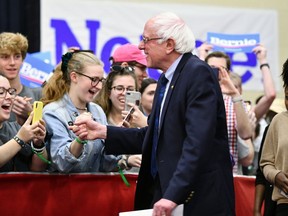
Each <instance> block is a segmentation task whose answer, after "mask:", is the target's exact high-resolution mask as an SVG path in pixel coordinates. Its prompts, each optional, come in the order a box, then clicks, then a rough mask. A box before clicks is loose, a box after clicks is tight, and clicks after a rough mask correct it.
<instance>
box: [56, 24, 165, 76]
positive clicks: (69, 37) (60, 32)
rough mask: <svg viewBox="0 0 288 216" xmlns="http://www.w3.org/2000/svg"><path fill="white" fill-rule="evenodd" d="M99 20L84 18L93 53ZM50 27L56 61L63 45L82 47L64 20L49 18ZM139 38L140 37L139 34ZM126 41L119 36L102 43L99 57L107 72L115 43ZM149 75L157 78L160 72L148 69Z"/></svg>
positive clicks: (95, 51)
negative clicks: (52, 33) (53, 36)
mask: <svg viewBox="0 0 288 216" xmlns="http://www.w3.org/2000/svg"><path fill="white" fill-rule="evenodd" d="M100 26H101V25H100V22H99V21H97V20H96V21H95V20H86V27H87V28H88V31H89V49H90V50H92V51H93V52H94V53H98V50H97V48H98V47H97V39H98V37H97V31H98V30H99V29H100ZM51 27H52V28H54V29H55V38H56V62H60V61H61V57H62V55H63V52H64V50H63V47H64V45H66V47H72V46H77V47H79V48H80V49H82V46H81V44H80V43H79V42H78V40H77V38H76V36H75V35H74V34H73V32H72V30H71V28H70V27H69V25H68V23H67V22H66V21H65V20H59V19H51ZM139 38H140V40H141V39H142V38H141V36H139ZM126 43H130V41H129V40H128V39H127V38H125V37H121V36H117V37H113V38H110V39H109V40H107V42H106V43H105V44H104V45H103V48H102V50H100V59H101V60H102V61H103V63H104V70H105V71H106V72H109V70H110V62H109V59H110V57H111V56H112V50H113V48H114V47H115V46H117V45H123V44H126ZM148 73H149V76H150V77H152V78H154V79H158V78H159V76H160V72H159V71H158V70H155V69H152V68H151V69H150V68H149V69H148Z"/></svg>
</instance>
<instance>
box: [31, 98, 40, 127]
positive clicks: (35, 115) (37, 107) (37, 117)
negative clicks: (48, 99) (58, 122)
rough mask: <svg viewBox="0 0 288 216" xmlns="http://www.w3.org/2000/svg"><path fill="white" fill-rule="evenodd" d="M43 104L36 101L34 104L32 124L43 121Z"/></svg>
mask: <svg viewBox="0 0 288 216" xmlns="http://www.w3.org/2000/svg"><path fill="white" fill-rule="evenodd" d="M42 110H43V103H42V101H34V103H33V119H32V124H34V123H35V122H38V121H39V120H40V119H42Z"/></svg>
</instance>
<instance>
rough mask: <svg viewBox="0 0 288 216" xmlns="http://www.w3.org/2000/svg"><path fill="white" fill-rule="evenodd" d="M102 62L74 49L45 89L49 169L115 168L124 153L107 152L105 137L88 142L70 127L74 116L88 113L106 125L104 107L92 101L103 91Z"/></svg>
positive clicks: (64, 170) (64, 59)
mask: <svg viewBox="0 0 288 216" xmlns="http://www.w3.org/2000/svg"><path fill="white" fill-rule="evenodd" d="M103 76H104V70H103V63H102V62H101V61H100V60H99V59H98V58H97V57H96V56H95V55H94V54H93V53H91V52H89V51H83V50H75V51H74V52H68V53H66V54H65V55H63V56H62V63H61V64H60V65H59V66H58V67H57V68H56V70H55V72H54V74H53V76H52V77H51V78H50V79H49V81H48V82H47V84H46V85H45V86H44V88H43V99H42V100H43V103H44V109H43V118H44V119H45V121H46V122H47V131H48V139H47V146H48V147H49V149H50V156H51V160H52V165H51V166H50V168H49V170H50V171H58V172H64V173H69V172H99V171H104V172H105V171H116V170H117V169H118V165H120V163H121V161H122V160H121V158H122V156H117V157H116V156H113V155H105V150H104V145H103V140H101V139H97V140H91V141H85V140H81V139H79V137H77V136H76V135H75V134H74V133H73V132H71V131H70V130H69V129H68V126H69V125H72V124H73V122H74V120H75V118H76V117H77V116H78V115H80V114H82V113H87V115H91V118H93V119H94V121H97V122H99V123H101V124H107V120H106V116H105V113H104V112H103V110H102V108H101V107H100V106H99V105H97V104H95V103H93V102H92V100H93V98H94V97H95V95H96V94H97V93H98V92H99V91H100V90H101V88H102V84H103V82H104V81H105V79H104V78H103Z"/></svg>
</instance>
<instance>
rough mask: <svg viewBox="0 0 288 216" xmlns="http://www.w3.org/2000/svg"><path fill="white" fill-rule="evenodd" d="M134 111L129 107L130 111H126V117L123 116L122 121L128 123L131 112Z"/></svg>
mask: <svg viewBox="0 0 288 216" xmlns="http://www.w3.org/2000/svg"><path fill="white" fill-rule="evenodd" d="M134 111H135V109H134V107H131V108H130V110H129V111H128V113H127V115H126V116H125V118H124V119H123V122H124V121H127V122H129V120H130V118H131V115H132V114H133V112H134Z"/></svg>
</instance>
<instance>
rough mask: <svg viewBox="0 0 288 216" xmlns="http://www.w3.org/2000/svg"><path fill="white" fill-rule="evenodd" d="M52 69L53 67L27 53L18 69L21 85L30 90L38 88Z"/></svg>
mask: <svg viewBox="0 0 288 216" xmlns="http://www.w3.org/2000/svg"><path fill="white" fill-rule="evenodd" d="M53 68H54V67H53V65H51V64H47V63H45V62H44V61H43V60H41V59H39V58H35V57H33V56H32V55H31V54H28V53H27V55H26V58H25V61H24V62H23V64H22V67H21V69H20V79H21V83H22V84H23V85H25V86H28V87H32V88H35V87H40V86H41V85H42V83H43V82H44V81H45V80H46V79H47V78H48V76H49V74H50V73H51V72H52V71H53Z"/></svg>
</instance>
